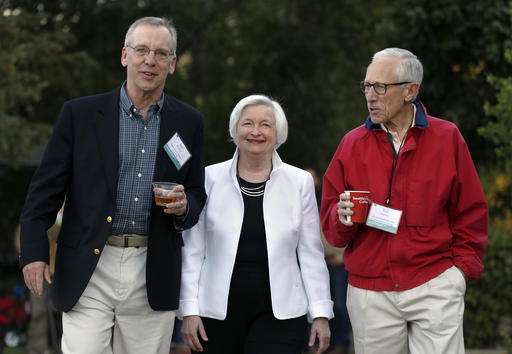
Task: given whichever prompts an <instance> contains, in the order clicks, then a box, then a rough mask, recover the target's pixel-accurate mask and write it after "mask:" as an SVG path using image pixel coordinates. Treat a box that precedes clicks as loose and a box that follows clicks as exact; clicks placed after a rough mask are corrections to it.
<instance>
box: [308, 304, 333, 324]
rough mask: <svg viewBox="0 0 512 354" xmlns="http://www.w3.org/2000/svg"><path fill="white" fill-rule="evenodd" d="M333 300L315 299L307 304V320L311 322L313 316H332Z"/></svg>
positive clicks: (328, 317)
mask: <svg viewBox="0 0 512 354" xmlns="http://www.w3.org/2000/svg"><path fill="white" fill-rule="evenodd" d="M333 307H334V302H332V301H331V300H323V301H316V302H313V303H311V304H309V307H308V321H309V322H313V320H314V319H315V318H318V317H325V318H327V319H328V320H330V319H331V318H333V317H334V311H333Z"/></svg>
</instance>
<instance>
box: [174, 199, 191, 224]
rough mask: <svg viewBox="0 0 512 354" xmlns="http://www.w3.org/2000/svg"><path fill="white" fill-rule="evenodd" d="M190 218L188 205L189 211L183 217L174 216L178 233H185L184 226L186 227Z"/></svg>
mask: <svg viewBox="0 0 512 354" xmlns="http://www.w3.org/2000/svg"><path fill="white" fill-rule="evenodd" d="M187 216H188V203H187V210H185V213H184V214H183V215H174V229H175V230H176V231H183V225H185V221H187Z"/></svg>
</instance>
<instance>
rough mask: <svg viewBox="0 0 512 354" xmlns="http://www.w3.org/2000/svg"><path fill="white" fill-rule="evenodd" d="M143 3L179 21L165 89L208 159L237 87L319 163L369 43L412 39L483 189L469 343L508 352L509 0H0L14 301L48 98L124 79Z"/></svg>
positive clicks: (220, 150)
mask: <svg viewBox="0 0 512 354" xmlns="http://www.w3.org/2000/svg"><path fill="white" fill-rule="evenodd" d="M142 16H164V17H170V18H172V19H173V20H174V22H175V24H176V26H177V29H178V66H177V71H176V73H175V74H174V75H173V76H172V77H170V78H169V79H168V82H167V87H166V92H167V93H168V94H171V95H174V96H176V97H177V98H179V99H181V100H183V101H185V102H188V103H190V104H192V105H193V106H195V107H197V108H198V109H199V110H200V111H202V112H203V113H204V115H205V139H206V141H205V145H206V149H205V153H206V156H205V157H206V161H207V163H213V162H218V161H222V160H225V159H228V158H230V157H231V155H232V153H233V150H234V147H233V145H232V143H230V142H229V141H228V137H229V134H228V118H229V113H230V112H231V109H232V108H233V106H234V105H235V103H236V102H237V101H238V100H239V99H241V98H242V97H244V96H246V95H248V94H251V93H263V94H267V95H270V96H272V97H273V98H274V99H277V100H278V101H279V102H280V103H281V104H282V106H283V108H284V110H285V112H286V114H287V117H288V120H289V129H290V135H289V139H288V141H287V142H286V143H285V144H284V145H283V146H282V147H281V148H280V154H281V155H282V157H283V159H284V160H285V161H287V162H289V163H292V164H294V165H297V166H300V167H304V168H306V167H308V168H313V169H315V170H316V171H318V172H319V174H320V175H322V174H323V171H324V170H325V168H326V167H327V164H328V162H329V160H330V158H331V156H332V154H333V153H334V151H335V149H336V146H337V144H338V142H339V140H340V138H341V137H342V136H343V135H344V134H345V133H346V132H347V131H348V130H349V129H352V128H354V127H355V126H357V125H359V124H361V123H362V122H363V120H364V119H365V117H366V115H367V111H366V107H365V101H364V97H363V95H362V94H361V93H360V91H359V86H358V83H359V81H361V80H362V79H364V74H365V69H366V66H367V64H368V62H369V60H370V58H371V55H372V54H373V53H374V52H376V51H378V50H380V49H383V48H385V47H395V46H396V47H402V48H406V49H409V50H411V51H412V52H413V53H415V54H416V55H417V56H418V57H419V58H420V60H421V61H422V62H423V65H424V69H425V77H424V81H423V85H422V91H421V94H420V98H421V100H422V101H423V102H424V104H425V105H426V106H427V108H428V110H429V113H430V114H432V115H434V116H438V117H442V118H445V119H447V120H451V121H453V122H455V123H456V124H457V125H458V126H459V128H460V130H461V131H462V134H463V135H464V137H465V138H466V141H467V143H468V145H469V147H470V150H471V153H472V155H473V158H474V160H475V163H476V164H477V167H478V172H479V175H480V177H481V179H482V183H483V185H484V188H485V191H486V195H487V199H488V201H489V205H490V213H491V225H490V230H491V235H490V242H489V247H488V251H487V255H486V264H485V266H486V272H485V274H484V275H483V277H482V279H481V280H480V281H478V282H475V283H472V284H470V285H469V286H468V290H467V296H466V302H467V306H466V314H465V328H464V329H465V339H466V345H467V346H468V347H470V348H504V350H510V352H511V353H512V349H511V348H512V178H511V176H512V174H511V173H512V158H511V156H512V70H511V69H512V1H510V0H478V1H476V0H469V1H468V0H416V1H412V0H395V1H392V2H390V1H356V0H323V1H305V0H281V1H271V0H244V1H241V0H217V1H213V0H169V1H156V0H123V1H116V0H81V1H71V0H69V1H66V0H60V1H59V0H47V1H23V0H19V1H16V0H0V185H1V188H0V208H1V214H0V215H1V216H0V231H1V237H0V267H1V273H0V295H2V296H3V297H10V298H15V299H16V301H18V302H23V296H24V295H23V291H22V290H20V289H19V288H18V287H17V285H18V286H19V285H20V273H19V271H18V269H17V255H16V250H15V246H14V242H13V239H14V234H15V228H16V225H17V223H18V220H19V214H20V209H21V207H22V205H23V201H24V197H25V193H26V190H27V186H28V183H29V181H30V178H31V176H32V174H33V172H34V170H35V168H36V167H37V165H38V163H39V158H40V156H41V154H42V151H43V150H44V146H45V144H46V141H47V139H48V137H49V134H50V133H51V130H52V126H53V123H54V121H55V119H56V117H57V115H58V113H59V110H60V107H61V105H62V104H63V102H64V101H65V100H68V99H70V98H73V97H77V96H83V95H88V94H94V93H98V92H103V91H109V90H112V89H114V88H116V87H118V86H119V85H120V84H121V83H122V81H123V80H124V77H125V72H124V70H123V68H122V67H121V65H120V53H121V48H122V45H123V41H124V34H125V32H126V30H127V27H128V26H129V24H130V23H131V22H133V21H134V20H135V19H136V18H138V17H142ZM1 306H2V305H1V302H0V326H2V325H3V324H2V321H1V319H2V317H1V315H2V313H3V312H5V311H3V310H2V307H1ZM7 307H8V306H7ZM20 321H21V320H20ZM0 348H1V347H0Z"/></svg>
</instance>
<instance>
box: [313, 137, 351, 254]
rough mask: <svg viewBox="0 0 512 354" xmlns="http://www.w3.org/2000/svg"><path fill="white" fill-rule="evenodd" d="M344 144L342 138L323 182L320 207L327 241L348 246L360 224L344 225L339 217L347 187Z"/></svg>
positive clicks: (335, 244)
mask: <svg viewBox="0 0 512 354" xmlns="http://www.w3.org/2000/svg"><path fill="white" fill-rule="evenodd" d="M344 145H345V140H344V139H342V141H341V142H340V145H339V146H338V149H337V150H336V152H335V154H334V156H333V158H332V160H331V162H330V163H329V166H328V167H327V170H326V171H325V174H324V178H323V182H322V204H321V208H320V218H321V222H322V231H323V233H324V236H325V239H326V240H327V242H329V243H330V244H331V245H333V246H334V247H346V246H347V245H348V243H349V242H350V241H351V240H352V238H354V236H355V234H356V232H357V230H358V226H357V225H355V224H354V225H352V226H345V225H343V224H342V223H341V222H340V221H339V217H338V202H339V197H340V194H341V193H343V192H344V191H345V189H346V186H345V172H344V166H343V162H342V160H341V157H340V156H341V153H342V151H343V149H344V148H345V147H344Z"/></svg>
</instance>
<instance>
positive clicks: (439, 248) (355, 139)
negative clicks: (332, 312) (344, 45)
mask: <svg viewBox="0 0 512 354" xmlns="http://www.w3.org/2000/svg"><path fill="white" fill-rule="evenodd" d="M422 79H423V66H422V64H421V62H420V61H419V60H418V58H417V57H416V56H415V55H414V54H413V53H411V52H410V51H408V50H405V49H400V48H387V49H384V50H382V51H379V52H377V53H375V54H374V56H373V59H372V61H371V63H370V65H369V66H368V68H367V70H366V77H365V79H364V81H363V82H361V90H362V92H363V94H364V96H365V98H366V104H367V108H368V111H369V114H370V115H369V117H368V118H367V120H366V122H365V124H364V125H362V126H359V127H357V128H355V129H353V130H352V131H350V132H349V133H348V134H346V135H345V136H344V137H343V139H342V140H341V142H340V144H339V146H338V149H337V151H336V153H335V154H334V156H333V158H332V160H331V162H330V164H329V167H328V168H327V171H326V172H325V175H324V180H323V194H322V197H323V198H322V208H321V219H322V227H323V231H324V234H325V237H326V239H327V241H329V242H330V243H331V244H332V245H334V246H336V247H346V249H345V254H344V260H345V266H346V269H347V271H348V274H349V278H348V282H349V286H348V291H347V307H348V311H349V315H350V321H351V323H352V330H353V334H354V347H355V351H356V353H365V354H372V353H375V354H377V353H378V354H381V353H411V354H419V353H450V354H457V353H460V354H462V353H464V338H463V331H462V324H463V313H464V294H465V290H466V281H467V280H471V279H477V278H478V277H479V276H480V274H481V273H482V271H483V262H482V259H483V256H484V251H485V246H486V243H487V223H488V212H487V203H486V201H485V198H484V193H483V190H482V187H481V184H480V181H479V179H478V175H477V172H476V169H475V166H474V164H473V161H472V160H471V156H470V154H469V150H468V147H467V145H466V143H465V141H464V139H463V137H462V136H461V134H460V132H459V130H458V129H457V127H456V126H455V124H453V123H451V122H448V121H446V120H442V119H439V118H435V117H432V116H430V115H428V114H427V111H426V108H425V106H424V105H423V104H422V103H421V102H420V100H419V99H418V93H419V90H420V85H421V83H422ZM349 190H357V191H369V192H370V198H371V201H372V204H371V207H370V211H369V214H368V217H367V219H366V222H365V223H353V222H351V220H349V219H348V218H347V216H348V215H352V214H353V210H352V208H353V207H354V203H352V202H351V201H350V197H349V195H348V194H347V193H346V191H349Z"/></svg>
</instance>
